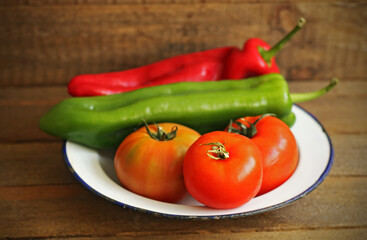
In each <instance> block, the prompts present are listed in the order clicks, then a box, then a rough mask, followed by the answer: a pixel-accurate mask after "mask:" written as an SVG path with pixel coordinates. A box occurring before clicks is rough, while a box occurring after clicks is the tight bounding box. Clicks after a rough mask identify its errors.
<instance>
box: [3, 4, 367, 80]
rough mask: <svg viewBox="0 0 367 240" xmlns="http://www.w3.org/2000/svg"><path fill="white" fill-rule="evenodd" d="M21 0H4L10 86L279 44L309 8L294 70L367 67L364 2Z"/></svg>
mask: <svg viewBox="0 0 367 240" xmlns="http://www.w3.org/2000/svg"><path fill="white" fill-rule="evenodd" d="M19 2H20V3H18V4H19V6H2V7H0V31H1V32H2V34H1V35H0V86H4V87H6V86H35V85H53V84H58V85H60V84H62V85H65V84H67V83H68V81H69V80H70V78H71V77H73V76H75V75H77V74H80V73H97V72H108V71H117V70H123V69H128V68H133V67H138V66H141V65H144V64H148V63H151V62H154V61H157V60H160V59H163V58H167V57H170V56H175V55H178V54H183V53H188V52H194V51H200V50H205V49H210V48H214V47H222V46H228V45H235V46H239V47H241V46H242V44H243V42H244V40H245V39H247V38H249V37H260V38H263V39H264V40H266V41H267V42H269V43H270V44H275V43H276V42H277V40H278V39H280V38H281V37H282V36H283V35H284V34H285V33H286V32H287V31H289V30H290V29H291V28H292V27H293V25H294V22H295V21H296V19H297V18H298V17H300V16H304V17H306V19H307V20H308V23H307V24H306V26H305V28H304V29H303V30H302V31H301V32H300V33H299V35H298V36H296V37H295V38H294V39H293V41H292V42H291V43H290V44H289V45H287V47H286V48H285V49H284V50H283V51H282V52H281V53H280V54H279V55H278V56H277V60H278V63H279V66H280V67H281V70H282V73H283V74H285V75H286V77H287V78H288V79H290V80H294V79H325V78H330V77H331V76H338V77H340V78H348V79H354V78H361V77H364V76H365V75H366V74H367V70H366V68H365V63H366V60H367V54H366V51H367V50H366V49H367V43H366V42H367V41H366V39H367V37H366V36H367V30H366V28H365V27H364V24H365V22H366V20H367V18H366V12H367V11H366V4H365V3H363V2H352V3H347V2H339V1H336V2H335V3H334V2H333V1H326V2H317V1H315V2H296V3H282V2H280V3H279V2H278V3H277V2H275V3H272V2H255V1H250V2H248V1H237V3H225V2H221V1H217V2H214V3H209V2H208V3H190V1H184V4H179V3H166V1H150V2H148V3H145V4H126V3H125V4H124V3H119V2H116V4H112V3H113V2H114V1H112V2H111V1H102V2H99V4H97V2H94V1H67V2H65V3H62V2H58V1H56V2H55V1H41V3H43V5H42V4H41V5H40V6H37V4H36V2H33V1H29V2H28V1H19ZM22 2H23V3H25V2H28V3H29V4H28V5H26V4H25V5H22V4H21V3H22ZM14 4H16V3H14ZM32 4H34V5H32Z"/></svg>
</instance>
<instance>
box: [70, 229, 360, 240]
mask: <svg viewBox="0 0 367 240" xmlns="http://www.w3.org/2000/svg"><path fill="white" fill-rule="evenodd" d="M366 237H367V230H366V228H356V229H327V230H324V229H321V230H319V229H315V230H314V229H310V230H291V231H268V232H267V231H264V232H240V233H239V232H232V233H211V232H210V233H209V232H207V231H198V232H196V233H189V234H187V233H185V232H182V233H177V232H174V233H166V234H164V235H149V237H148V238H149V239H150V240H162V239H170V240H187V239H190V240H205V239H208V240H209V239H210V240H223V239H231V240H244V239H252V240H267V239H282V240H294V239H298V240H306V239H307V240H309V239H323V240H345V239H355V240H365V239H366ZM70 239H73V240H86V239H88V240H96V239H100V237H87V238H86V237H75V238H74V237H73V238H70ZM103 239H106V240H115V239H116V240H139V239H147V236H144V235H143V236H140V235H139V233H135V234H126V235H119V236H103Z"/></svg>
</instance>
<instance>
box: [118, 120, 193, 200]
mask: <svg viewBox="0 0 367 240" xmlns="http://www.w3.org/2000/svg"><path fill="white" fill-rule="evenodd" d="M159 127H160V128H161V129H160V130H159V133H158V134H156V133H155V132H157V131H158V128H157V125H153V124H152V125H149V130H150V131H149V133H150V134H149V133H148V132H147V129H146V127H142V128H140V129H139V130H137V131H136V132H133V133H132V134H130V135H129V136H128V137H127V138H125V140H124V141H123V142H122V143H121V145H120V146H119V148H118V150H117V152H116V154H115V160H114V164H115V170H116V174H117V177H118V179H119V181H120V182H121V184H122V185H123V186H124V187H125V188H127V189H128V190H130V191H132V192H135V193H137V194H139V195H142V196H145V197H148V198H152V199H155V200H159V201H164V202H176V201H178V200H180V199H182V198H183V197H184V196H185V195H186V194H187V191H186V188H185V184H184V180H183V173H182V162H183V159H184V156H185V154H186V151H187V149H188V148H189V146H190V145H191V144H192V143H193V142H194V141H195V140H196V139H197V138H199V137H200V134H199V133H197V132H196V131H194V130H192V129H190V128H188V127H185V126H182V125H179V124H174V123H161V124H159ZM176 127H177V132H176V136H175V137H173V136H169V133H168V132H169V131H171V130H175V128H176ZM163 132H164V134H165V133H168V136H169V137H173V138H172V139H171V140H164V139H163V138H165V136H163V135H164V134H163ZM151 134H152V135H155V134H156V135H158V136H153V137H158V138H160V139H161V140H159V139H154V138H153V137H152V136H150V135H151ZM166 137H167V135H166Z"/></svg>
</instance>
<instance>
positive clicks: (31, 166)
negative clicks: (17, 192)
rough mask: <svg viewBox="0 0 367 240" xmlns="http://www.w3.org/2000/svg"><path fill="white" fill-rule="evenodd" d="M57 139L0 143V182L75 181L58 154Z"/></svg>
mask: <svg viewBox="0 0 367 240" xmlns="http://www.w3.org/2000/svg"><path fill="white" fill-rule="evenodd" d="M61 148H62V144H61V142H55V143H27V144H0V152H1V158H0V183H1V184H0V185H1V186H32V185H49V184H51V185H53V184H68V183H75V182H76V181H75V179H74V177H73V176H72V174H71V173H70V172H69V170H68V169H67V167H66V165H65V163H64V160H63V156H62V149H61Z"/></svg>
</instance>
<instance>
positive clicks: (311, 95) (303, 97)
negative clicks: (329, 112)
mask: <svg viewBox="0 0 367 240" xmlns="http://www.w3.org/2000/svg"><path fill="white" fill-rule="evenodd" d="M338 82H339V80H338V79H337V78H333V79H331V81H330V83H329V85H327V86H326V87H323V88H321V89H319V90H316V91H313V92H307V93H291V94H290V96H291V99H292V101H293V102H294V103H299V102H306V101H310V100H313V99H316V98H318V97H321V96H322V95H324V94H325V93H327V92H328V91H330V90H331V89H332V88H333V87H334V86H335V85H336V84H337V83H338Z"/></svg>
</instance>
